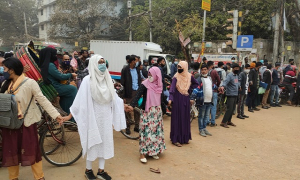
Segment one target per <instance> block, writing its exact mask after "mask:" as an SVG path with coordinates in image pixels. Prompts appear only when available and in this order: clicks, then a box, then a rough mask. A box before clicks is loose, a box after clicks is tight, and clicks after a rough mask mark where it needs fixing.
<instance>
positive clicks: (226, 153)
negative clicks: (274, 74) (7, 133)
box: [0, 106, 300, 180]
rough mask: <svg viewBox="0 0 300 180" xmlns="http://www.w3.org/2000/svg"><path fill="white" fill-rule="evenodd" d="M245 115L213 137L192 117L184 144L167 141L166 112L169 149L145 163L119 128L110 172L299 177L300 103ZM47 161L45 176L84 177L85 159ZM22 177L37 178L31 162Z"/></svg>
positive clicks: (121, 176) (153, 179)
mask: <svg viewBox="0 0 300 180" xmlns="http://www.w3.org/2000/svg"><path fill="white" fill-rule="evenodd" d="M247 115H250V116H251V117H250V119H247V120H240V119H236V118H234V119H233V122H234V123H236V125H237V127H230V128H229V129H225V128H222V127H220V126H217V127H213V128H212V127H208V130H209V131H210V132H211V133H212V134H213V136H212V137H206V138H204V137H200V136H199V134H198V125H197V120H194V121H193V123H192V137H193V140H192V141H190V144H188V145H184V146H183V147H181V148H179V147H175V146H173V145H172V144H171V142H170V141H169V132H170V118H169V117H165V119H164V124H165V137H166V143H167V150H166V151H165V152H164V153H163V154H162V155H161V156H160V160H154V159H151V158H149V160H148V163H147V164H141V163H140V162H139V154H138V141H133V140H129V139H126V138H125V137H124V136H123V135H122V134H121V133H119V132H115V133H114V138H115V157H114V158H113V159H110V160H108V161H106V171H108V172H109V174H110V175H111V176H112V177H113V179H117V180H139V179H144V180H158V179H162V180H165V179H166V180H171V179H172V180H177V179H178V180H179V179H197V180H198V179H204V180H205V179H216V180H219V179H235V180H236V179H251V180H252V179H255V180H257V179H262V180H266V179H270V180H271V179H272V180H274V179H289V180H290V179H300V171H299V169H300V163H299V162H300V156H299V155H300V140H299V129H300V118H299V117H300V108H299V107H287V106H285V107H282V108H271V109H269V110H261V111H260V112H255V113H247ZM220 121H221V119H218V120H217V122H218V123H220ZM43 162H44V165H43V166H44V171H45V175H46V179H47V180H65V179H66V180H67V179H72V180H84V179H85V178H84V176H83V173H84V169H85V161H84V159H80V160H79V161H78V162H76V163H75V164H73V165H72V166H69V167H60V168H58V167H55V166H52V165H50V164H48V163H47V162H46V161H45V160H44V161H43ZM97 164H98V163H94V164H93V167H94V169H97ZM150 167H152V168H159V169H160V170H161V174H155V173H152V172H150V171H149V168H150ZM0 179H1V180H2V179H3V180H4V179H7V169H5V168H1V169H0ZM19 179H20V180H28V179H33V176H32V174H31V169H30V167H22V168H20V178H19Z"/></svg>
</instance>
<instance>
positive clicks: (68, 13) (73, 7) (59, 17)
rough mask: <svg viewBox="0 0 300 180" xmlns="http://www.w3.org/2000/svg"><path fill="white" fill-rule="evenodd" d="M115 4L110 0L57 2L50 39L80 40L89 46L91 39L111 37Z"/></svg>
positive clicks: (66, 0)
mask: <svg viewBox="0 0 300 180" xmlns="http://www.w3.org/2000/svg"><path fill="white" fill-rule="evenodd" d="M114 7H115V2H114V1H110V0H85V1H84V2H82V1H80V0H77V1H76V0H75V1H74V0H57V1H56V9H55V13H54V14H53V15H52V17H51V28H50V31H49V33H50V38H51V39H56V40H64V41H66V42H68V41H75V40H79V41H80V42H81V43H82V44H81V45H83V46H87V45H88V43H89V41H90V40H91V39H101V38H107V37H108V36H109V29H110V19H111V18H113V17H114V16H116V14H115V10H114Z"/></svg>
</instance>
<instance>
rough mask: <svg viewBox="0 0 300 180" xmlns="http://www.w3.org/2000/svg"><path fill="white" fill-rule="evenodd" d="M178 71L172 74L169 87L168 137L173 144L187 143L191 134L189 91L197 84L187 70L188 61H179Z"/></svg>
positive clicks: (179, 145)
mask: <svg viewBox="0 0 300 180" xmlns="http://www.w3.org/2000/svg"><path fill="white" fill-rule="evenodd" d="M177 68H178V72H177V73H176V74H175V75H174V78H173V80H172V85H171V88H170V97H169V105H171V104H172V103H173V104H172V115H171V133H170V138H171V141H172V143H173V144H174V145H176V146H177V147H181V146H182V145H181V144H188V142H189V140H190V139H192V136H191V125H190V109H191V106H190V97H189V95H190V93H191V91H192V89H194V88H196V87H197V86H198V82H197V81H196V80H195V78H194V77H192V75H191V74H190V73H189V72H188V63H187V62H185V61H180V62H179V64H178V66H177Z"/></svg>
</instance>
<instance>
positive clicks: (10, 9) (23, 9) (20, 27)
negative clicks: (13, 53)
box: [0, 0, 38, 46]
mask: <svg viewBox="0 0 300 180" xmlns="http://www.w3.org/2000/svg"><path fill="white" fill-rule="evenodd" d="M0 7H1V8H0V17H1V18H0V27H1V28H0V30H1V33H0V39H2V40H3V46H12V45H13V44H14V42H25V41H26V39H27V40H30V39H34V38H37V37H38V26H37V23H38V19H37V11H36V6H35V1H34V0H1V1H0ZM24 13H25V15H26V23H27V31H28V35H29V36H28V37H26V36H25V25H24Z"/></svg>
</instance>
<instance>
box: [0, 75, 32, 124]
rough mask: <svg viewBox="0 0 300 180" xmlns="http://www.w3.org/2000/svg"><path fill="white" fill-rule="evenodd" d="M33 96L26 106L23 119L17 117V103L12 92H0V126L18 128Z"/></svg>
mask: <svg viewBox="0 0 300 180" xmlns="http://www.w3.org/2000/svg"><path fill="white" fill-rule="evenodd" d="M27 80H28V79H25V80H24V81H23V82H22V83H21V84H20V85H19V86H18V87H17V88H16V90H15V91H17V90H18V89H19V87H21V86H22V85H23V84H24V83H25V82H26V81H27ZM32 99H33V96H32V97H31V100H30V102H29V104H28V106H27V109H26V111H25V113H24V115H23V119H19V118H18V103H17V102H16V97H15V95H13V94H2V93H1V94H0V102H1V103H0V127H2V128H7V129H19V128H20V127H21V126H22V124H23V122H24V119H25V116H26V114H27V112H28V109H29V106H30V104H31V102H32Z"/></svg>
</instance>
